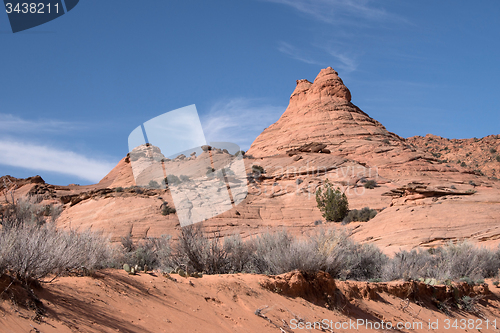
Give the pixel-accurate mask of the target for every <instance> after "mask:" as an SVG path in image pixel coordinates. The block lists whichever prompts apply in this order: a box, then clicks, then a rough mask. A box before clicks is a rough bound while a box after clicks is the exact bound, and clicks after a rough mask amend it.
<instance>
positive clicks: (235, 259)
mask: <svg viewBox="0 0 500 333" xmlns="http://www.w3.org/2000/svg"><path fill="white" fill-rule="evenodd" d="M224 251H225V252H226V254H227V264H228V269H229V271H230V272H233V273H236V272H250V271H251V270H252V266H251V264H252V259H253V255H254V252H255V242H254V240H253V239H249V240H246V241H243V239H242V238H241V236H240V235H239V234H235V235H231V236H228V237H226V238H224Z"/></svg>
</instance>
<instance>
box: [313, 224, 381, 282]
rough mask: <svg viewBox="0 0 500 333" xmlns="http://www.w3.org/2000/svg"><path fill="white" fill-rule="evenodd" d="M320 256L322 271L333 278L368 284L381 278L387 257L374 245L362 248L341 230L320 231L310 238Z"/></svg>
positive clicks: (362, 246)
mask: <svg viewBox="0 0 500 333" xmlns="http://www.w3.org/2000/svg"><path fill="white" fill-rule="evenodd" d="M311 240H312V241H313V243H314V244H315V248H316V249H317V251H318V253H319V254H320V258H321V259H320V262H321V265H320V267H319V269H321V270H324V271H326V272H328V273H329V274H330V275H331V276H332V277H334V278H340V279H353V280H360V281H361V280H369V279H373V278H379V277H381V275H382V269H383V266H384V264H385V263H386V261H387V257H386V256H385V255H384V254H383V253H382V252H381V251H380V250H379V249H378V248H376V247H374V246H372V245H362V244H359V243H356V242H354V241H353V240H351V239H350V238H349V234H348V233H347V232H346V231H345V230H342V229H328V230H326V229H320V230H319V231H318V232H317V233H316V234H313V235H312V236H311Z"/></svg>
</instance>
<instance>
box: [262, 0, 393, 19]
mask: <svg viewBox="0 0 500 333" xmlns="http://www.w3.org/2000/svg"><path fill="white" fill-rule="evenodd" d="M263 1H267V2H274V3H279V4H283V5H287V6H291V7H293V8H295V9H296V10H298V11H300V12H303V13H305V14H308V15H311V16H312V17H314V18H316V19H318V20H321V21H324V22H327V23H338V24H346V23H356V22H354V20H355V19H358V22H357V23H358V24H359V23H360V22H359V19H364V20H371V21H382V20H387V19H392V20H395V19H396V20H401V19H400V18H398V17H397V16H396V15H394V14H391V13H388V12H387V11H386V10H384V9H383V8H377V7H374V6H372V5H371V4H370V3H371V2H373V1H370V0H263Z"/></svg>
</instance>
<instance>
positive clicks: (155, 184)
mask: <svg viewBox="0 0 500 333" xmlns="http://www.w3.org/2000/svg"><path fill="white" fill-rule="evenodd" d="M148 187H149V188H153V189H158V188H160V184H158V182H157V181H156V180H152V179H151V180H150V181H149V184H148Z"/></svg>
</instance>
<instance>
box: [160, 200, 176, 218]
mask: <svg viewBox="0 0 500 333" xmlns="http://www.w3.org/2000/svg"><path fill="white" fill-rule="evenodd" d="M175 212H176V210H175V208H172V207H170V206H169V205H168V203H167V202H166V201H164V202H163V203H162V204H161V215H164V216H165V215H170V214H175Z"/></svg>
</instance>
